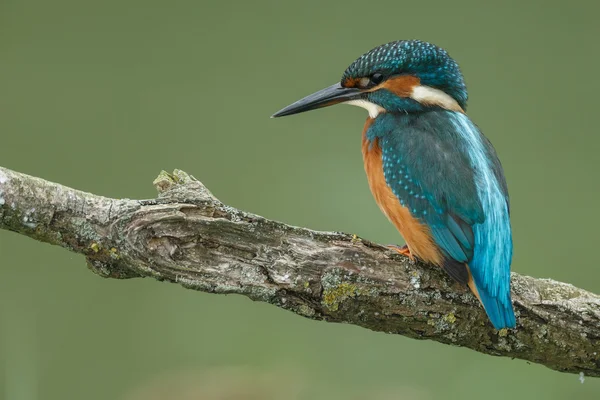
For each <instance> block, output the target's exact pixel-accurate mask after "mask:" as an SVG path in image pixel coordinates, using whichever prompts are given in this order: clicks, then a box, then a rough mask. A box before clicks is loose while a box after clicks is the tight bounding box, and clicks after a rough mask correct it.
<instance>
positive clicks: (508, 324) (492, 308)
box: [475, 280, 517, 330]
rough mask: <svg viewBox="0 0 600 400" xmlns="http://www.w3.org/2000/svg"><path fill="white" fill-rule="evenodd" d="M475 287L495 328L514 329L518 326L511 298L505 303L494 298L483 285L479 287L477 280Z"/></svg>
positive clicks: (505, 300)
mask: <svg viewBox="0 0 600 400" xmlns="http://www.w3.org/2000/svg"><path fill="white" fill-rule="evenodd" d="M475 286H476V287H477V292H478V293H479V298H480V299H481V302H482V303H483V308H485V312H486V313H487V315H488V317H489V319H490V321H491V322H492V325H494V328H496V329H498V330H500V329H502V328H514V327H515V325H516V324H517V322H516V319H515V313H514V311H513V308H512V304H511V301H510V296H508V298H507V299H504V301H501V300H500V299H499V298H498V297H493V296H492V295H491V294H490V293H489V292H488V291H487V290H486V289H484V288H483V287H482V286H483V285H478V284H477V281H476V280H475Z"/></svg>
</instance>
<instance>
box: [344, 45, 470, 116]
mask: <svg viewBox="0 0 600 400" xmlns="http://www.w3.org/2000/svg"><path fill="white" fill-rule="evenodd" d="M374 73H380V74H383V75H384V76H385V77H389V76H391V75H399V74H408V75H414V76H417V77H418V78H419V79H420V80H421V84H422V85H426V86H431V87H434V88H437V89H440V90H442V91H444V92H446V93H447V94H449V95H450V96H452V97H453V98H454V99H455V100H456V101H457V102H458V104H459V105H460V106H461V107H462V109H463V110H465V109H466V105H467V97H468V96H467V89H466V86H465V82H464V79H463V76H462V73H461V72H460V68H459V67H458V64H457V63H456V62H455V61H454V60H453V59H452V58H450V56H449V55H448V53H447V52H446V50H444V49H442V48H440V47H437V46H436V45H433V44H431V43H427V42H422V41H420V40H400V41H396V42H391V43H387V44H384V45H381V46H379V47H376V48H374V49H373V50H371V51H369V52H368V53H365V54H363V55H362V56H360V57H359V58H358V59H357V60H356V61H354V62H353V63H352V64H351V65H350V66H349V67H348V68H347V69H346V71H345V72H344V75H343V76H342V82H344V81H345V80H346V79H348V78H361V77H364V76H370V75H372V74H374Z"/></svg>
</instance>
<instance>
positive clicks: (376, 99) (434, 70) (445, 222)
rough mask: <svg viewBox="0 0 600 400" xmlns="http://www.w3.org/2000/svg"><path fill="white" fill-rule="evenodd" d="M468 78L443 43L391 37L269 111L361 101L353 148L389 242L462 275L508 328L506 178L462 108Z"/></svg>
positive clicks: (494, 319) (497, 322)
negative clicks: (362, 115)
mask: <svg viewBox="0 0 600 400" xmlns="http://www.w3.org/2000/svg"><path fill="white" fill-rule="evenodd" d="M467 98H468V93H467V88H466V84H465V80H464V77H463V74H462V72H461V70H460V68H459V65H458V63H457V62H456V61H455V60H454V59H453V58H451V57H450V55H449V54H448V52H447V51H446V50H444V49H442V48H441V47H438V46H436V45H434V44H432V43H428V42H425V41H420V40H399V41H394V42H390V43H386V44H383V45H381V46H378V47H376V48H374V49H372V50H370V51H368V52H367V53H365V54H363V55H362V56H360V57H359V58H358V59H356V60H355V61H354V62H352V63H351V64H350V66H349V67H348V68H347V69H346V70H345V71H344V73H343V74H342V78H341V80H340V81H339V82H338V83H335V84H333V85H332V86H329V87H327V88H325V89H322V90H320V91H317V92H315V93H313V94H311V95H309V96H306V97H304V98H303V99H301V100H298V101H296V102H295V103H292V104H290V105H289V106H287V107H285V108H283V109H281V110H280V111H278V112H276V113H275V114H273V116H272V118H276V117H283V116H288V115H293V114H298V113H302V112H306V111H310V110H316V109H319V108H323V107H328V106H332V105H334V104H350V105H354V106H359V107H362V108H364V109H366V110H367V112H368V117H367V120H366V122H365V125H364V128H363V133H362V146H361V147H362V155H363V162H364V168H365V172H366V175H367V180H368V183H369V187H370V190H371V193H372V195H373V197H374V198H375V201H376V202H377V204H378V205H379V208H380V209H381V211H382V212H383V213H384V214H385V215H386V217H387V218H388V219H389V220H390V221H391V223H392V224H393V225H394V226H395V227H396V228H397V230H398V231H399V233H400V235H401V236H402V237H403V238H404V241H405V243H406V245H405V246H403V247H396V250H397V251H398V252H399V253H401V254H404V255H406V256H409V257H410V258H411V259H414V258H415V257H416V258H417V259H419V260H421V261H423V262H425V263H428V264H430V265H433V266H437V267H441V268H443V269H444V270H445V271H446V272H447V273H448V275H450V277H452V278H453V279H454V280H456V281H458V282H459V283H461V284H463V285H466V286H468V287H469V288H470V290H471V291H472V292H473V293H474V294H475V296H476V297H477V298H478V299H479V301H480V303H481V304H482V305H483V308H484V309H485V311H486V313H487V316H488V318H489V320H490V321H491V323H492V325H493V326H494V328H495V329H498V330H500V329H503V328H514V327H515V326H516V320H515V314H514V310H513V306H512V301H511V294H510V266H511V262H512V255H513V240H512V229H511V223H510V205H509V196H508V187H507V183H506V179H505V176H504V171H503V168H502V165H501V163H500V160H499V158H498V155H497V153H496V151H495V149H494V147H493V146H492V144H491V142H490V141H489V140H488V139H487V138H486V137H485V136H484V135H483V134H482V132H481V131H480V130H479V128H478V127H477V126H476V125H475V124H474V123H473V122H472V121H471V119H470V118H469V117H468V116H467V114H466V106H467Z"/></svg>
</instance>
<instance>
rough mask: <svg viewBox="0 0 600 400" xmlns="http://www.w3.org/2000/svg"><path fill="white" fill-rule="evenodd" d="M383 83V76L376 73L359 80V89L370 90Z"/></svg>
mask: <svg viewBox="0 0 600 400" xmlns="http://www.w3.org/2000/svg"><path fill="white" fill-rule="evenodd" d="M381 82H383V75H382V74H380V73H378V72H376V73H374V74H373V75H371V76H365V77H363V78H360V79H359V80H358V87H359V88H361V89H369V88H372V87H374V86H377V85H379V84H380V83H381Z"/></svg>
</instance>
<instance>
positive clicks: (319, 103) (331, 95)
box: [271, 83, 361, 118]
mask: <svg viewBox="0 0 600 400" xmlns="http://www.w3.org/2000/svg"><path fill="white" fill-rule="evenodd" d="M360 97H361V91H360V90H359V89H356V88H345V87H343V86H342V85H340V84H339V83H336V84H335V85H331V86H329V87H328V88H325V89H322V90H319V91H318V92H316V93H313V94H311V95H309V96H306V97H305V98H303V99H301V100H298V101H297V102H295V103H293V104H290V105H289V106H287V107H285V108H283V109H281V110H279V111H277V112H276V113H275V114H273V115H272V116H271V118H277V117H285V116H286V115H292V114H298V113H301V112H305V111H310V110H316V109H317V108H323V107H327V106H332V105H334V104H338V103H343V102H345V101H350V100H357V99H360Z"/></svg>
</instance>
